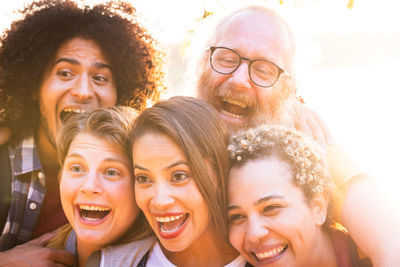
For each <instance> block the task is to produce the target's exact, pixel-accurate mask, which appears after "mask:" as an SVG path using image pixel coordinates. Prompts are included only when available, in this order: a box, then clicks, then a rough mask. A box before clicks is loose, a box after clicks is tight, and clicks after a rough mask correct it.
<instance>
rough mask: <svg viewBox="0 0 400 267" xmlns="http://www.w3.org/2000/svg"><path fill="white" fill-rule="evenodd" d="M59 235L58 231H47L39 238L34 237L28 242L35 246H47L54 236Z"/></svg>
mask: <svg viewBox="0 0 400 267" xmlns="http://www.w3.org/2000/svg"><path fill="white" fill-rule="evenodd" d="M56 235H57V231H54V232H49V233H45V234H43V235H41V236H39V237H38V238H35V239H32V240H31V241H29V242H27V243H26V244H27V245H34V246H41V247H43V246H45V245H46V244H47V243H48V242H49V241H50V240H51V239H52V238H53V237H55V236H56Z"/></svg>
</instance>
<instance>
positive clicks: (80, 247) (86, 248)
mask: <svg viewBox="0 0 400 267" xmlns="http://www.w3.org/2000/svg"><path fill="white" fill-rule="evenodd" d="M76 243H77V244H76V252H77V254H78V266H79V267H83V266H85V264H86V262H87V260H88V259H89V257H90V255H91V254H92V253H93V252H95V251H96V250H100V249H101V247H99V246H93V245H91V244H87V243H84V242H82V241H80V240H76Z"/></svg>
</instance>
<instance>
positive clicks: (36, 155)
mask: <svg viewBox="0 0 400 267" xmlns="http://www.w3.org/2000/svg"><path fill="white" fill-rule="evenodd" d="M135 12H136V11H135V9H134V8H133V7H132V6H131V5H130V4H127V3H124V2H108V3H106V4H99V5H96V6H94V7H88V6H84V7H81V6H80V5H78V4H77V3H75V2H73V1H69V0H67V1H60V0H42V1H36V2H33V3H31V4H30V5H28V6H26V7H25V8H24V9H23V10H22V11H21V14H22V15H23V18H22V19H20V20H17V21H14V22H13V23H12V25H11V27H10V29H9V30H7V31H5V32H4V34H3V36H2V37H1V48H0V88H1V89H0V113H1V116H2V117H3V119H4V120H3V121H5V122H6V124H7V125H8V126H9V127H10V129H11V130H12V137H11V139H10V141H9V142H8V144H7V146H8V147H7V146H3V147H5V149H6V150H7V153H8V154H9V159H10V162H11V171H12V175H11V178H10V182H9V183H8V184H6V185H7V188H9V189H11V188H12V192H11V194H10V195H9V196H8V198H7V197H5V198H4V200H3V198H2V200H1V201H2V203H1V204H2V206H1V208H0V211H1V213H0V217H3V218H0V219H1V220H0V230H1V231H2V234H1V237H0V251H4V252H0V257H1V262H0V265H1V266H3V265H2V264H5V265H7V266H10V265H13V264H14V265H15V264H16V263H18V264H17V265H18V266H21V265H24V263H22V262H20V261H21V260H26V261H27V262H29V263H30V264H33V265H35V266H36V265H40V264H42V263H44V262H45V261H47V263H49V262H51V263H55V262H58V263H63V264H71V263H72V262H71V260H73V258H71V255H69V254H66V252H61V251H58V250H50V249H46V248H43V247H42V246H43V245H44V243H46V242H47V240H49V238H51V237H52V235H44V236H42V237H40V238H38V239H35V240H32V241H30V242H28V243H26V242H27V241H29V240H31V239H33V238H35V237H38V236H41V235H42V234H43V233H47V232H49V231H52V230H54V229H56V228H58V227H59V226H61V225H63V224H64V223H66V219H65V215H64V214H63V211H62V207H61V204H60V200H59V191H58V182H57V175H58V170H59V163H58V160H57V156H56V149H55V140H56V137H57V134H58V132H59V130H60V128H61V126H62V125H63V121H64V120H65V118H66V117H67V115H68V114H70V113H82V112H88V111H90V110H92V109H94V108H96V107H111V106H114V105H116V104H128V105H130V106H133V107H135V108H137V109H142V108H144V106H145V104H146V102H148V101H156V100H157V99H158V97H159V95H160V93H161V91H162V90H163V89H164V88H163V86H162V84H161V83H162V78H163V73H162V70H161V65H162V64H161V63H162V57H161V55H162V54H161V53H160V52H159V51H158V50H157V48H156V43H155V40H154V39H152V37H151V36H150V35H149V33H148V32H147V31H146V30H145V29H144V28H143V27H142V26H141V25H140V24H139V22H138V21H137V17H136V13H135ZM0 175H1V178H0V180H1V181H4V179H3V174H2V173H1V174H0ZM9 191H11V190H9ZM7 193H9V192H7ZM4 207H5V208H4ZM7 210H8V212H7ZM23 243H26V244H23ZM20 244H23V245H20ZM16 245H20V246H17V247H16V248H13V247H14V246H16ZM12 248H13V249H12ZM16 259H17V260H18V262H16V261H15V260H16Z"/></svg>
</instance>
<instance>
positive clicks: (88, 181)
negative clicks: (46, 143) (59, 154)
mask: <svg viewBox="0 0 400 267" xmlns="http://www.w3.org/2000/svg"><path fill="white" fill-rule="evenodd" d="M130 164H131V163H130V160H129V157H127V156H126V155H125V154H124V153H123V152H122V151H121V150H119V149H118V148H117V147H116V146H115V145H113V144H111V143H108V142H106V141H105V140H103V139H100V138H98V137H95V136H93V135H90V134H83V133H81V134H78V135H77V136H76V137H75V138H74V140H73V141H72V143H71V145H70V147H69V150H68V153H67V156H66V158H65V161H64V164H63V169H62V174H61V180H60V195H61V203H62V206H63V209H64V212H65V215H66V216H67V219H68V221H69V222H70V224H71V225H72V228H73V229H74V230H75V232H76V235H77V239H78V244H79V242H81V243H82V244H89V245H90V246H91V247H93V246H94V247H97V248H101V247H103V246H105V245H108V244H110V243H112V242H114V241H116V240H117V239H119V238H120V237H121V236H122V234H123V233H125V232H126V230H127V229H128V228H129V226H130V225H131V224H132V223H133V221H134V220H135V218H136V216H137V215H138V212H139V209H138V207H137V206H136V202H135V197H134V189H133V186H134V184H133V177H132V169H131V167H130Z"/></svg>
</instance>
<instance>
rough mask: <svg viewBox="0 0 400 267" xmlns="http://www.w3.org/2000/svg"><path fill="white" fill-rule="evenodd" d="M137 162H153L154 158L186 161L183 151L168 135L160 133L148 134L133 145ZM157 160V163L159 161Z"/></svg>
mask: <svg viewBox="0 0 400 267" xmlns="http://www.w3.org/2000/svg"><path fill="white" fill-rule="evenodd" d="M133 157H134V159H135V161H139V160H152V159H154V158H156V157H157V158H158V160H159V158H165V159H171V158H174V159H175V158H179V159H185V158H186V157H185V155H184V152H183V150H182V149H181V148H180V147H179V146H178V145H177V144H176V143H175V142H174V140H173V139H172V138H170V137H169V136H168V135H166V134H163V133H158V132H147V133H144V134H143V135H141V136H140V137H138V138H137V139H136V140H135V141H134V143H133ZM158 160H157V161H158Z"/></svg>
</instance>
